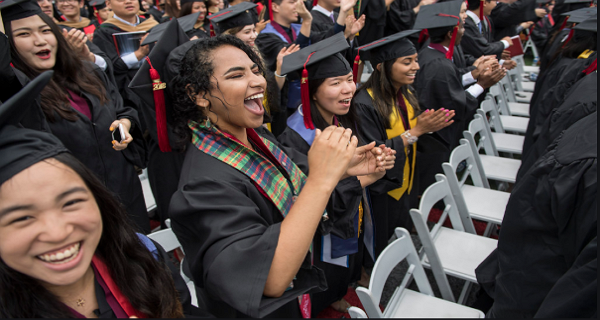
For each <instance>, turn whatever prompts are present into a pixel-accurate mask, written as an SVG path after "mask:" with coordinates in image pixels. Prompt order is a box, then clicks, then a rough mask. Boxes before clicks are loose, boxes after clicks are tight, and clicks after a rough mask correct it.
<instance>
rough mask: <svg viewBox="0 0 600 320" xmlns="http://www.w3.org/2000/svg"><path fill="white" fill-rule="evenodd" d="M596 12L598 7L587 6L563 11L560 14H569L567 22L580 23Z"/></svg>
mask: <svg viewBox="0 0 600 320" xmlns="http://www.w3.org/2000/svg"><path fill="white" fill-rule="evenodd" d="M597 14H598V8H596V7H589V8H581V9H577V10H573V11H569V12H565V13H563V14H561V16H569V18H568V20H567V22H568V23H580V22H582V21H583V20H586V19H588V18H590V17H592V16H595V15H597Z"/></svg>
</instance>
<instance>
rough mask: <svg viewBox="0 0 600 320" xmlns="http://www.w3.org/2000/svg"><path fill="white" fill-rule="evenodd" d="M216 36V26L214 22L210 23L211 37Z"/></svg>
mask: <svg viewBox="0 0 600 320" xmlns="http://www.w3.org/2000/svg"><path fill="white" fill-rule="evenodd" d="M214 36H215V27H213V25H212V22H211V23H210V37H211V38H212V37H214Z"/></svg>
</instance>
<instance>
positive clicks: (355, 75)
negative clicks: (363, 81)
mask: <svg viewBox="0 0 600 320" xmlns="http://www.w3.org/2000/svg"><path fill="white" fill-rule="evenodd" d="M358 65H360V54H359V52H357V53H356V58H354V64H353V65H352V78H353V79H354V83H355V84H356V83H357V82H358Z"/></svg>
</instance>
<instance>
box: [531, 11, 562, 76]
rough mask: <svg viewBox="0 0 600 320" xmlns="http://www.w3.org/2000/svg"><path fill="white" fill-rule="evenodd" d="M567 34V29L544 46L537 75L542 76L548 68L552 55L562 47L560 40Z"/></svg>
mask: <svg viewBox="0 0 600 320" xmlns="http://www.w3.org/2000/svg"><path fill="white" fill-rule="evenodd" d="M555 21H556V20H555ZM555 26H556V25H555ZM568 34H569V29H568V28H564V29H562V30H561V31H560V32H559V33H558V34H557V35H556V36H555V37H554V39H553V41H552V42H549V43H547V44H546V47H545V48H544V52H542V53H541V54H540V73H539V74H538V75H542V74H543V73H544V72H545V71H546V68H548V66H549V65H550V62H551V60H552V58H553V57H554V54H555V53H556V52H557V51H558V49H560V47H561V46H562V44H563V42H562V40H563V39H564V38H565V37H566V36H567V35H568ZM551 40H552V39H551ZM538 79H539V77H538Z"/></svg>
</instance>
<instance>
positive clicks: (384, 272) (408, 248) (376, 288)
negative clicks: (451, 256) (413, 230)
mask: <svg viewBox="0 0 600 320" xmlns="http://www.w3.org/2000/svg"><path fill="white" fill-rule="evenodd" d="M396 235H397V237H398V239H396V240H394V242H392V243H390V244H389V245H388V246H387V247H386V248H385V249H384V250H383V252H381V254H380V255H379V257H378V258H377V261H376V262H375V266H374V267H373V272H372V273H371V281H370V282H369V288H368V289H367V288H363V287H358V288H357V289H356V294H357V295H358V297H359V298H360V301H361V302H362V304H363V307H364V308H365V311H366V312H367V315H368V316H369V317H371V318H389V317H390V315H389V312H390V311H389V310H392V309H394V308H393V306H395V305H396V304H397V303H398V299H399V298H400V297H401V296H402V291H404V289H406V286H407V285H408V282H409V281H410V279H412V277H413V276H414V279H415V281H416V283H417V286H418V287H419V291H420V292H421V293H424V294H427V295H429V296H432V297H433V296H435V295H434V293H433V290H432V289H431V285H430V284H429V281H428V280H427V275H426V274H425V270H424V269H423V266H421V261H420V258H419V255H418V254H417V251H416V250H415V246H414V244H413V242H412V240H411V238H410V234H409V233H408V231H406V229H403V228H396ZM405 259H406V261H407V262H408V271H407V272H406V274H405V275H404V278H403V280H402V283H401V284H400V285H399V286H398V287H397V288H396V290H395V292H394V294H393V295H392V297H391V298H390V301H389V302H388V304H387V306H388V307H387V308H386V309H385V310H384V311H383V312H381V310H380V309H379V303H380V301H381V294H382V293H383V288H384V286H385V283H386V281H387V279H388V277H389V275H390V274H391V273H392V270H394V268H395V267H396V266H397V265H398V263H400V262H402V261H403V260H405ZM390 307H391V308H390Z"/></svg>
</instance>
